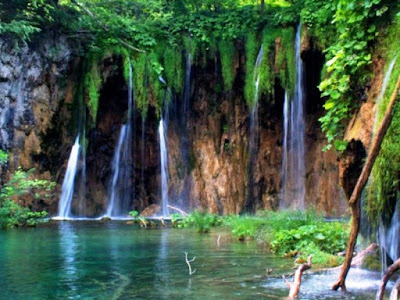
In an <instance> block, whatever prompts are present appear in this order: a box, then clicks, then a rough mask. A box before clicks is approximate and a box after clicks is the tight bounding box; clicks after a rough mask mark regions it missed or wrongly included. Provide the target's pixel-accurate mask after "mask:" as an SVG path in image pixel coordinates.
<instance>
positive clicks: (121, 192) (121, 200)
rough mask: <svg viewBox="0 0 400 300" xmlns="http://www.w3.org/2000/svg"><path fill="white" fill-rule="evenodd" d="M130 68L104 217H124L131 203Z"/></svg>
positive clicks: (131, 94) (131, 101)
mask: <svg viewBox="0 0 400 300" xmlns="http://www.w3.org/2000/svg"><path fill="white" fill-rule="evenodd" d="M132 105H133V90H132V66H131V65H130V67H129V86H128V111H127V115H128V116H127V121H126V124H124V125H122V126H121V131H120V134H119V139H118V143H117V147H116V149H115V152H114V157H113V160H112V176H111V180H110V185H109V190H108V195H107V197H108V204H107V210H106V216H108V217H114V218H121V217H126V216H127V215H128V212H129V210H130V208H131V207H130V206H131V201H132V188H131V184H130V178H131V165H132V150H131V142H132Z"/></svg>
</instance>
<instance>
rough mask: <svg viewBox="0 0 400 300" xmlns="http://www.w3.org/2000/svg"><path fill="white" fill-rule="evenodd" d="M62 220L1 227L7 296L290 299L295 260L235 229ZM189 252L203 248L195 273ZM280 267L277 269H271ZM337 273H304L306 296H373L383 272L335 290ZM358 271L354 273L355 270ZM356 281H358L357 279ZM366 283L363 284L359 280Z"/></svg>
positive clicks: (2, 295) (3, 295)
mask: <svg viewBox="0 0 400 300" xmlns="http://www.w3.org/2000/svg"><path fill="white" fill-rule="evenodd" d="M217 240H218V234H217V233H210V234H202V235H201V234H198V233H196V232H194V231H191V230H178V229H142V228H139V227H136V226H132V225H126V224H125V223H124V222H108V223H104V224H102V223H100V222H82V221H81V222H55V223H52V224H49V225H46V226H44V227H39V228H28V229H18V230H9V231H0V241H1V244H0V268H1V272H0V286H1V292H0V299H282V298H283V297H284V296H286V295H287V294H288V290H287V288H286V286H285V285H284V283H283V281H282V279H281V275H282V274H289V273H291V272H292V270H291V267H292V260H290V259H284V258H279V257H274V256H272V255H271V254H269V253H268V251H267V249H265V247H263V246H261V245H258V244H257V243H255V242H252V243H241V242H238V241H235V240H233V239H232V238H231V237H230V235H229V234H221V238H220V240H219V244H218V242H217ZM184 252H188V253H189V258H192V257H193V256H196V260H195V261H194V262H193V263H192V267H193V268H194V269H196V273H195V274H193V275H192V276H189V274H188V267H187V265H186V263H185V255H184ZM267 268H268V269H272V270H273V271H272V273H271V274H270V275H268V276H267V275H266V274H265V269H267ZM335 276H336V275H335V274H333V275H332V274H327V273H321V274H314V275H306V276H304V280H303V284H302V287H301V293H302V294H301V297H300V298H299V299H373V298H374V297H373V294H374V293H375V290H376V287H377V284H378V282H379V281H378V277H379V275H377V277H376V278H374V276H375V275H374V274H372V273H368V272H366V273H365V274H362V275H361V276H359V277H358V278H357V277H355V279H352V280H350V281H349V282H348V287H349V288H351V289H352V290H353V293H352V294H342V293H340V292H331V291H329V286H330V285H331V283H332V282H333V281H334V279H335ZM350 277H351V274H350ZM351 282H353V283H355V284H353V285H352V284H351ZM357 286H359V287H357Z"/></svg>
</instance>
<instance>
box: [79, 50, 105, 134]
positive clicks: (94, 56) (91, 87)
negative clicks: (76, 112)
mask: <svg viewBox="0 0 400 300" xmlns="http://www.w3.org/2000/svg"><path fill="white" fill-rule="evenodd" d="M100 60H101V58H100V55H99V54H98V53H91V54H89V55H88V56H87V58H86V64H85V65H86V67H85V69H86V70H85V75H84V78H83V82H84V89H85V95H86V96H87V99H88V100H87V103H86V105H87V108H88V110H89V127H90V128H93V127H94V126H95V125H96V120H97V111H98V107H99V97H100V93H99V90H100V87H101V84H102V80H101V76H100V70H99V62H100Z"/></svg>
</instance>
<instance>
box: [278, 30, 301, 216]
mask: <svg viewBox="0 0 400 300" xmlns="http://www.w3.org/2000/svg"><path fill="white" fill-rule="evenodd" d="M300 46H301V25H299V26H298V28H297V32H296V41H295V47H296V48H295V51H296V86H295V92H294V95H293V97H289V96H288V95H287V94H285V102H284V106H283V115H284V122H283V123H284V134H283V138H284V140H283V159H282V198H281V203H280V207H281V208H289V207H290V208H296V209H305V178H304V177H305V164H304V159H305V156H304V154H305V150H304V137H305V121H304V101H305V97H304V90H303V87H304V68H303V61H302V60H301V57H300V51H301V49H300Z"/></svg>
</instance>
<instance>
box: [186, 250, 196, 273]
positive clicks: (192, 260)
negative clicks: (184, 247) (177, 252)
mask: <svg viewBox="0 0 400 300" xmlns="http://www.w3.org/2000/svg"><path fill="white" fill-rule="evenodd" d="M195 259H196V256H195V257H193V258H192V259H191V260H188V254H187V252H185V261H186V264H187V265H188V267H189V275H190V276H192V275H193V274H194V273H195V272H196V269H194V270H193V271H192V266H191V265H190V263H191V262H194V260H195Z"/></svg>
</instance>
